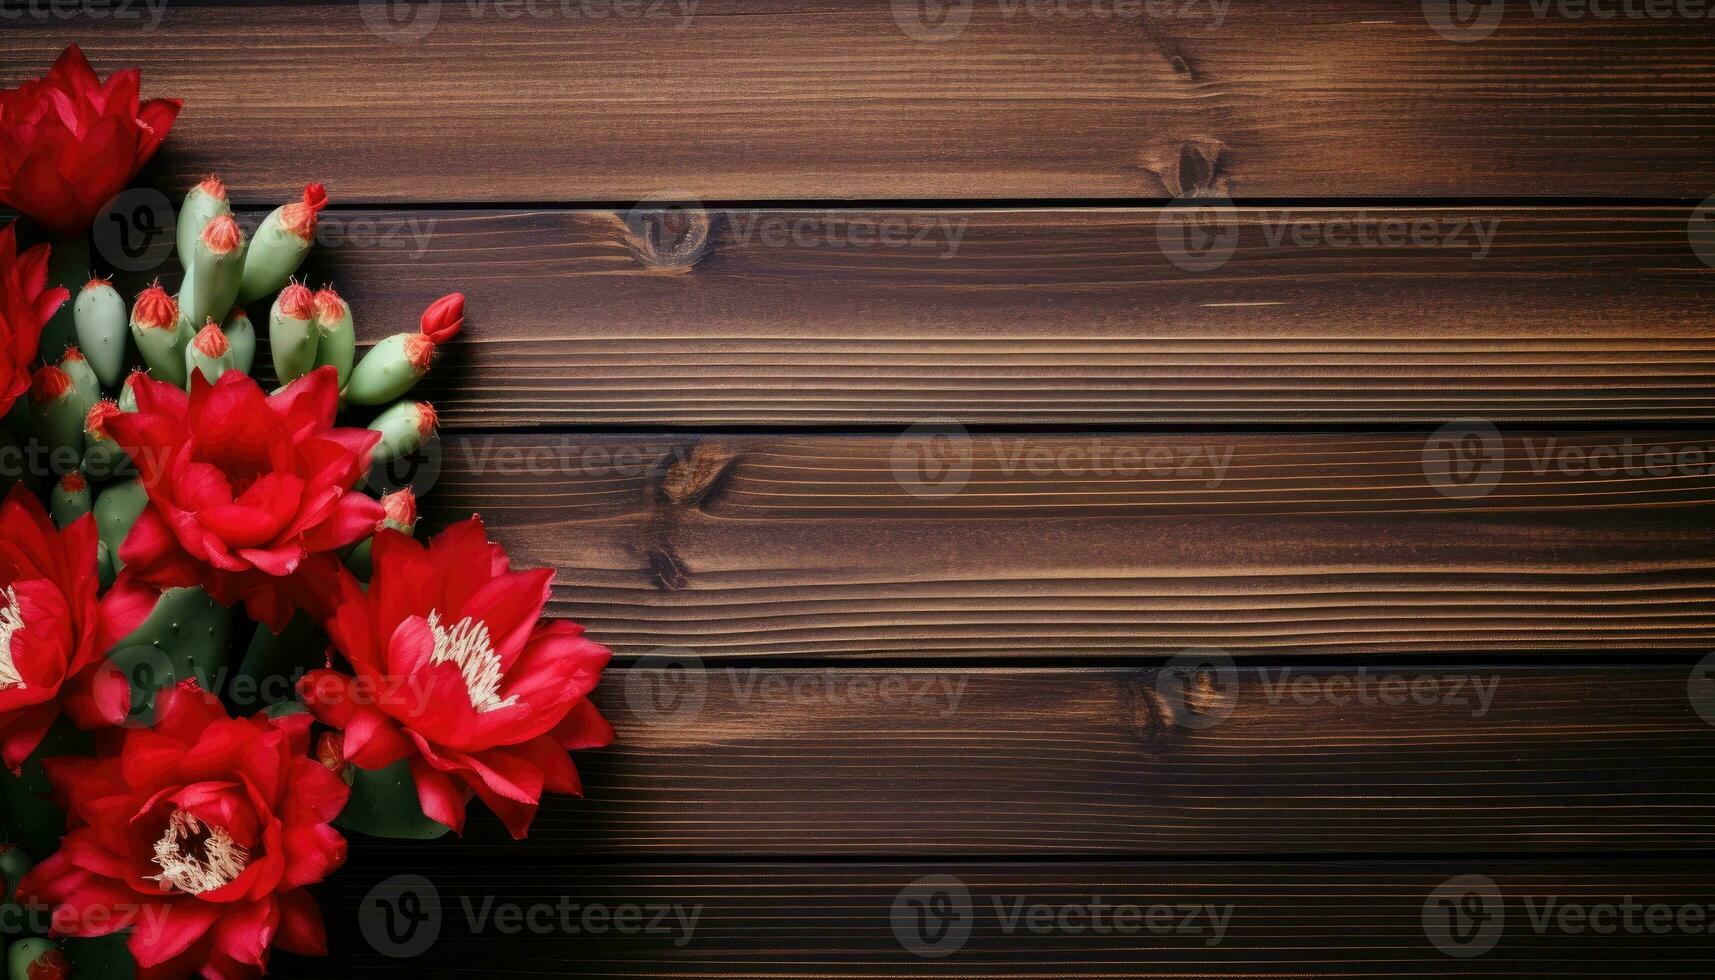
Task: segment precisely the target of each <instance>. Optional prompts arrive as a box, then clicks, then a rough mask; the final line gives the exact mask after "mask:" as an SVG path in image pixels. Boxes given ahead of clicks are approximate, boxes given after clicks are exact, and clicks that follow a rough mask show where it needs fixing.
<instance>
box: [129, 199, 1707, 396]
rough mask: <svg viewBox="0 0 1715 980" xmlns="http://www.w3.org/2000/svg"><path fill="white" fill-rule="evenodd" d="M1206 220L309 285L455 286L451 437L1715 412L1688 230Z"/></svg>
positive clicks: (647, 241)
mask: <svg viewBox="0 0 1715 980" xmlns="http://www.w3.org/2000/svg"><path fill="white" fill-rule="evenodd" d="M704 217H706V218H707V221H706V224H705V223H703V222H702V221H701V220H700V219H702V218H704ZM1204 217H1205V218H1209V219H1210V220H1213V221H1214V222H1215V227H1214V228H1213V229H1207V228H1206V229H1204V230H1203V232H1196V231H1192V230H1190V227H1191V225H1192V224H1193V223H1195V222H1196V221H1197V220H1198V218H1197V216H1196V215H1195V214H1194V213H1193V212H1187V211H1165V212H1159V213H1157V212H1147V211H1146V212H1139V211H1116V210H1046V211H1042V210H1037V211H1008V212H998V213H997V212H971V211H880V212H829V211H797V212H794V211H774V210H767V211H721V212H716V213H714V214H712V215H707V216H702V215H698V214H691V215H686V214H670V215H667V216H665V217H663V216H660V215H657V214H645V213H637V214H630V215H627V214H623V213H614V212H595V211H569V212H568V211H535V212H474V213H473V212H450V211H402V212H401V211H381V212H340V213H332V214H329V215H326V216H324V218H323V235H324V245H323V247H322V248H321V249H319V250H318V252H317V253H316V257H315V258H314V259H313V260H312V265H311V266H310V268H309V272H308V275H309V276H310V277H311V279H312V281H314V282H320V281H324V280H332V281H334V282H335V283H337V285H338V286H339V288H340V289H341V290H342V291H343V292H344V294H345V295H346V296H347V298H348V299H350V300H351V301H352V303H353V304H354V308H355V310H356V312H357V318H358V324H359V329H360V332H361V333H362V334H363V335H364V337H365V338H366V339H370V340H373V339H378V338H379V337H381V336H383V335H385V334H387V333H390V332H393V331H396V330H400V329H406V328H409V327H410V325H411V324H413V323H414V321H415V317H416V314H417V313H418V312H419V311H420V310H421V309H422V307H423V306H424V305H425V304H427V303H428V302H429V301H430V300H432V299H433V298H434V297H436V296H439V295H440V294H442V293H443V292H445V291H447V290H449V289H453V288H458V289H462V290H464V291H465V292H466V293H467V294H468V295H469V297H470V311H471V313H470V329H469V331H468V332H467V334H466V336H465V337H464V339H462V340H461V341H460V342H459V343H458V344H455V345H452V346H451V347H449V348H448V349H447V351H446V353H445V354H444V355H443V357H442V359H441V361H440V362H439V363H438V364H437V367H436V368H435V371H434V372H433V373H432V374H431V375H430V377H429V378H428V379H427V380H426V381H425V382H424V383H423V385H422V386H420V388H419V391H420V393H421V394H422V396H423V397H426V398H429V399H430V400H432V401H433V402H434V403H435V404H436V406H437V407H438V408H439V409H440V411H441V415H442V419H443V421H444V422H445V423H446V424H448V425H450V426H454V427H457V428H465V429H469V428H480V427H491V426H511V427H518V426H528V425H539V424H543V423H549V424H577V425H587V426H607V425H618V424H643V425H663V426H679V425H729V426H734V425H785V424H824V425H825V424H840V423H869V424H883V423H887V424H897V423H902V424H913V423H916V422H920V421H924V420H929V419H954V420H959V421H962V422H965V423H985V424H997V423H1031V424H1067V423H1087V422H1094V423H1103V424H1137V423H1150V424H1167V425H1175V424H1188V423H1189V424H1202V423H1217V422H1225V423H1233V422H1239V423H1243V422H1267V423H1282V422H1285V423H1303V422H1324V423H1328V422H1332V423H1364V422H1401V421H1426V420H1446V419H1450V418H1459V417H1466V416H1480V417H1486V418H1491V419H1496V420H1515V421H1537V422H1559V421H1579V422H1594V421H1615V420H1650V419H1700V420H1708V419H1715V384H1712V382H1711V380H1710V379H1711V377H1712V376H1715V327H1712V326H1711V323H1710V320H1709V317H1708V315H1707V311H1708V307H1709V296H1710V295H1711V291H1712V289H1715V236H1712V237H1711V238H1710V244H1711V248H1710V250H1709V254H1708V258H1709V262H1710V264H1705V262H1703V261H1701V260H1700V259H1699V258H1698V255H1697V254H1696V253H1695V252H1694V251H1693V249H1692V247H1691V245H1690V242H1689V240H1688V234H1687V228H1688V221H1689V219H1690V217H1691V214H1690V212H1689V211H1688V210H1686V209H1637V208H1598V209H1589V208H1570V209H1561V208H1551V209H1508V208H1498V209H1497V208H1458V209H1439V208H1415V209H1369V210H1364V209H1315V208H1312V209H1267V208H1245V209H1241V210H1238V211H1236V212H1230V213H1228V212H1216V213H1214V214H1213V215H1212V216H1211V215H1205V216H1204ZM1225 230H1230V231H1231V232H1232V233H1233V234H1234V235H1235V236H1236V237H1235V238H1233V239H1232V244H1233V249H1232V251H1231V254H1230V257H1228V258H1227V259H1226V261H1225V262H1224V263H1221V262H1219V261H1218V260H1219V259H1220V257H1221V256H1222V254H1224V253H1222V252H1220V251H1219V250H1218V247H1217V250H1216V251H1214V252H1212V253H1211V254H1212V255H1213V256H1214V258H1215V259H1216V260H1217V263H1216V264H1214V265H1208V266H1198V267H1196V268H1195V269H1190V268H1186V267H1184V266H1182V265H1179V264H1176V263H1175V260H1176V259H1179V258H1183V257H1188V256H1189V255H1190V253H1189V252H1183V253H1182V252H1179V251H1176V249H1178V248H1179V245H1178V243H1180V242H1186V241H1190V240H1191V239H1190V238H1188V237H1186V236H1187V235H1194V234H1198V233H1205V234H1215V235H1219V234H1222V233H1223V232H1224V231H1225ZM883 236H888V237H887V238H886V239H885V241H888V242H891V243H892V244H884V243H883V241H884V239H883ZM1306 236H1308V237H1306ZM1382 236H1392V237H1391V238H1388V239H1387V240H1391V241H1393V242H1395V244H1393V245H1380V244H1379V243H1380V242H1381V241H1383V237H1382ZM1402 236H1403V237H1402ZM1485 236H1487V237H1485ZM1401 241H1403V242H1404V244H1398V243H1399V242H1401ZM170 272H171V270H169V274H170ZM144 274H145V275H148V274H153V271H152V270H151V271H149V272H146V273H144ZM257 312H258V314H260V312H262V311H257Z"/></svg>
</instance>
